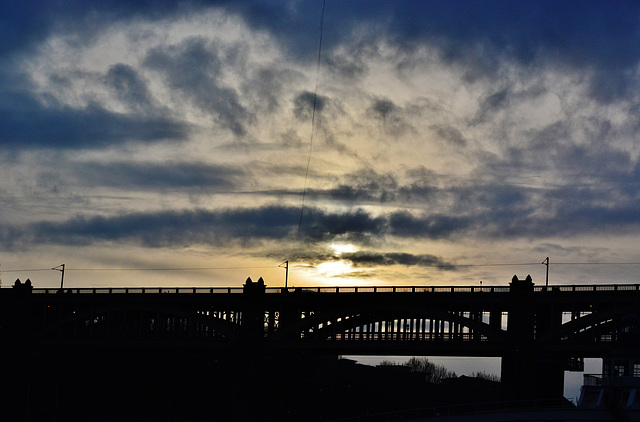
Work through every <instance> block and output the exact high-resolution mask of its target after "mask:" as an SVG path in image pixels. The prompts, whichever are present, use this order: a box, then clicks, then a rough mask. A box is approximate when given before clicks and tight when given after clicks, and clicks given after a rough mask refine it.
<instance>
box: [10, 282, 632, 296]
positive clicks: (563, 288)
mask: <svg viewBox="0 0 640 422" xmlns="http://www.w3.org/2000/svg"><path fill="white" fill-rule="evenodd" d="M3 290H4V289H3ZM7 290H8V289H7ZM510 290H511V289H510V287H509V286H484V287H483V286H331V287H329V286H315V287H287V288H285V287H267V288H266V289H265V293H270V294H273V293H485V292H486V293H508V292H509V291H510ZM32 291H33V293H36V294H59V293H61V292H62V293H76V294H123V293H125V294H128V293H131V294H141V293H155V294H157V293H172V294H178V293H179V294H237V293H243V291H244V289H243V288H242V287H94V288H64V289H62V290H61V289H57V288H34V289H33V290H32ZM533 291H534V293H542V292H549V293H557V292H611V291H640V284H586V285H553V286H534V289H533Z"/></svg>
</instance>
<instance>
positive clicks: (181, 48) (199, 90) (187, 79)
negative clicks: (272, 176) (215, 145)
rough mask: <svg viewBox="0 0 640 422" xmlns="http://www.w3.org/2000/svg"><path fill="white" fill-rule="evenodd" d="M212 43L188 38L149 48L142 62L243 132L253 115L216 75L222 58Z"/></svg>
mask: <svg viewBox="0 0 640 422" xmlns="http://www.w3.org/2000/svg"><path fill="white" fill-rule="evenodd" d="M222 60H223V59H222V58H221V57H220V53H219V52H218V51H217V49H216V47H215V45H213V44H211V43H208V42H207V41H206V40H204V39H202V38H190V39H188V40H186V41H184V42H182V43H181V44H179V45H173V46H168V47H162V48H157V49H154V50H153V51H151V52H149V54H148V56H147V57H146V59H145V66H147V67H148V68H150V69H152V70H155V71H157V72H159V73H160V74H162V75H163V76H164V78H165V80H166V82H167V84H168V85H169V86H170V87H171V88H172V89H174V90H175V91H176V92H180V93H181V94H182V95H183V96H184V97H185V98H186V99H187V100H188V101H190V102H191V103H193V104H194V105H195V106H197V107H199V108H200V109H201V110H202V111H203V112H205V113H212V114H213V119H214V121H215V122H216V123H218V124H220V125H222V126H223V127H225V128H226V129H228V130H230V131H231V132H232V133H233V134H235V135H236V136H243V135H244V134H245V132H246V127H245V126H246V125H247V123H249V122H250V121H251V120H252V119H253V116H252V114H251V113H250V112H249V111H248V110H247V109H246V108H245V107H244V106H243V105H242V104H241V102H240V98H239V95H238V93H237V92H236V91H235V89H233V88H231V87H229V86H225V85H224V84H223V83H222V82H221V80H220V75H221V73H222V72H223V62H222Z"/></svg>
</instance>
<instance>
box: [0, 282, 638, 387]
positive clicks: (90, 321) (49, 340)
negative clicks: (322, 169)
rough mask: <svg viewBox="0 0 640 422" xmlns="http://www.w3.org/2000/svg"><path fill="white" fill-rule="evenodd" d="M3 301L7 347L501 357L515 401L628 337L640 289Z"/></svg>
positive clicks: (83, 292)
mask: <svg viewBox="0 0 640 422" xmlns="http://www.w3.org/2000/svg"><path fill="white" fill-rule="evenodd" d="M0 303H1V305H2V308H1V311H0V318H1V319H0V337H2V340H3V344H13V345H17V344H23V345H24V344H28V345H30V346H29V347H42V348H46V347H56V346H60V345H67V346H69V345H71V346H72V347H73V346H79V345H81V344H87V343H93V344H101V343H112V342H114V341H118V342H121V343H123V344H127V342H131V343H136V344H140V343H145V344H151V345H153V344H166V343H173V344H179V343H190V344H195V345H198V347H203V348H206V349H207V350H210V351H211V352H213V353H215V352H216V350H233V349H234V348H236V347H239V345H241V346H242V347H247V345H249V347H251V348H255V349H256V350H271V351H276V352H295V351H305V352H314V353H333V354H372V355H373V354H377V355H423V356H434V355H446V356H455V355H458V356H496V357H501V358H502V362H503V381H504V382H505V384H508V385H510V387H509V388H510V390H512V391H513V392H514V396H516V397H518V396H524V395H526V394H531V393H532V388H533V387H530V386H524V385H521V382H520V381H518V379H522V378H528V379H530V378H531V377H533V378H535V377H536V376H538V374H539V373H545V374H546V375H545V376H550V377H555V378H558V374H560V377H561V376H562V371H563V370H564V369H570V368H571V367H570V366H568V365H569V363H571V364H572V365H573V364H575V363H576V362H578V363H579V362H580V361H581V359H583V358H585V357H603V356H604V355H606V354H607V353H609V352H611V351H612V350H613V349H614V348H615V347H616V345H617V344H618V343H619V340H620V334H621V333H622V332H624V330H626V329H628V327H624V325H623V323H622V321H623V319H624V317H625V316H626V315H629V314H636V315H638V314H640V285H573V286H566V285H560V286H549V287H545V286H534V284H533V282H532V280H531V279H530V278H529V277H528V278H527V279H525V280H519V279H518V278H517V277H514V278H513V280H512V282H511V284H510V285H509V286H493V287H486V286H485V287H484V288H482V287H477V286H473V287H470V286H466V287H464V286H463V287H450V286H449V287H442V286H437V287H425V286H410V287H317V288H287V289H282V288H269V287H267V286H265V284H264V282H263V281H262V279H261V280H259V281H258V282H253V281H251V280H250V279H248V280H247V282H246V284H245V285H244V287H243V288H154V289H151V288H132V289H124V288H119V289H116V288H113V289H65V290H64V291H59V290H54V289H33V288H31V287H28V288H27V287H26V286H24V285H21V286H15V287H14V288H12V289H8V288H5V289H1V290H0ZM8 347H11V346H8ZM550 359H551V361H552V362H553V364H552V365H549V360H550ZM543 363H544V365H543ZM544 368H547V369H544ZM549 368H551V369H549ZM573 369H576V368H575V367H573ZM578 369H579V368H578ZM545 371H546V372H545ZM550 372H553V374H549V373H550ZM511 374H515V375H511ZM527 382H528V381H527ZM554 385H556V386H557V385H560V383H558V382H555V384H554ZM560 388H561V387H560ZM540 389H541V388H540ZM556 393H557V392H556ZM556 393H554V394H553V395H554V396H555V395H557V394H556ZM560 395H561V393H560Z"/></svg>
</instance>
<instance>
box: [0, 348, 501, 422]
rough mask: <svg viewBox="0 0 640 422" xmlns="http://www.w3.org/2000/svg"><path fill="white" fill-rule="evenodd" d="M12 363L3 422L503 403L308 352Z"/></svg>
mask: <svg viewBox="0 0 640 422" xmlns="http://www.w3.org/2000/svg"><path fill="white" fill-rule="evenodd" d="M5 356H6V355H5ZM9 358H10V359H9V360H5V361H4V365H3V366H4V370H3V377H2V378H3V380H2V390H1V391H0V420H6V421H14V420H15V421H20V420H25V421H31V422H36V421H47V422H48V421H83V422H91V421H198V422H200V421H229V422H234V421H332V420H338V419H343V418H350V417H356V416H363V415H370V416H372V415H376V414H381V413H386V412H393V411H401V410H405V409H415V408H426V407H431V406H433V407H436V406H438V407H440V406H446V405H453V404H456V403H470V402H482V401H485V402H494V401H498V400H499V399H500V385H499V383H496V382H491V381H487V380H482V379H474V378H466V377H461V378H457V379H451V380H445V381H444V382H442V383H440V384H431V383H428V382H426V380H425V378H424V376H423V375H421V374H416V373H411V372H409V370H408V368H406V367H399V366H391V367H371V366H364V365H359V364H356V363H355V362H353V361H350V360H341V359H338V358H337V357H327V356H307V355H304V354H300V355H296V356H275V355H268V354H262V353H256V351H252V350H241V351H237V352H235V353H228V354H224V355H217V356H212V355H211V354H210V353H208V354H205V353H202V352H199V351H198V350H190V349H189V348H186V347H184V348H175V349H174V350H172V351H170V352H167V350H163V351H162V352H161V353H160V352H157V351H154V350H153V349H140V350H131V351H130V352H127V353H123V352H122V349H121V348H115V347H114V348H113V349H109V348H101V349H100V350H95V349H94V350H86V349H85V350H67V351H65V352H60V353H58V354H49V353H46V351H43V352H42V353H39V354H38V355H32V356H24V355H21V356H15V355H14V356H9ZM387 418H388V415H383V416H380V417H372V418H370V419H367V420H370V421H375V420H387Z"/></svg>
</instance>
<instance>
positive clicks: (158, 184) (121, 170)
mask: <svg viewBox="0 0 640 422" xmlns="http://www.w3.org/2000/svg"><path fill="white" fill-rule="evenodd" d="M73 172H74V174H76V175H77V177H78V182H79V183H81V184H82V185H84V186H89V187H97V186H108V187H115V188H118V189H121V190H137V189H144V190H149V189H157V190H164V189H184V190H186V191H187V192H190V191H193V190H197V191H216V190H228V189H233V188H235V187H236V186H237V183H238V182H237V181H238V180H239V179H240V178H242V177H244V176H246V174H245V173H244V171H242V170H241V169H239V168H234V167H229V166H218V165H211V164H204V163H143V162H140V163H133V162H112V163H107V164H105V163H97V162H93V163H92V162H89V163H81V164H75V165H74V166H73Z"/></svg>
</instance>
